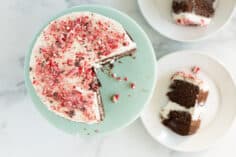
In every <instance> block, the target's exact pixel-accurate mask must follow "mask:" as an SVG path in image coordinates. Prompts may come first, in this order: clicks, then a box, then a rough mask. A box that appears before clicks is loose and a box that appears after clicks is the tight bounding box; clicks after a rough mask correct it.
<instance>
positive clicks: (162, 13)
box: [138, 0, 236, 42]
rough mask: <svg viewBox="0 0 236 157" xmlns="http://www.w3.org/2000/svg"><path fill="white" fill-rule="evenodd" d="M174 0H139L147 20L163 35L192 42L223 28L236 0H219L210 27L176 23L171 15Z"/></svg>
mask: <svg viewBox="0 0 236 157" xmlns="http://www.w3.org/2000/svg"><path fill="white" fill-rule="evenodd" d="M171 3H172V0H138V4H139V7H140V10H141V12H142V14H143V16H144V18H145V19H146V20H147V22H148V23H149V24H150V25H151V26H152V27H153V28H154V29H155V30H157V31H158V32H160V33H161V34H162V35H164V36H166V37H168V38H170V39H173V40H177V41H182V42H190V41H197V40H200V39H204V38H206V37H208V36H209V35H211V34H213V33H214V32H217V31H218V30H220V28H222V27H223V26H224V25H225V24H226V23H227V21H229V19H230V17H231V16H232V15H233V10H234V7H235V4H236V1H235V0H218V2H217V5H216V12H215V16H214V18H213V19H212V22H211V24H210V25H209V26H208V27H184V26H179V25H176V24H175V23H174V22H173V19H172V16H171Z"/></svg>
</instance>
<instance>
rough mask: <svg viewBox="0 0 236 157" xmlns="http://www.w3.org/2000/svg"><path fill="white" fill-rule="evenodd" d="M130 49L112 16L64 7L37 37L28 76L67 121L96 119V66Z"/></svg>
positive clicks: (99, 114) (132, 46) (98, 99)
mask: <svg viewBox="0 0 236 157" xmlns="http://www.w3.org/2000/svg"><path fill="white" fill-rule="evenodd" d="M135 50H136V44H135V43H134V41H133V40H132V39H131V38H130V36H129V35H128V34H127V32H126V31H125V29H124V28H123V27H122V25H121V24H120V23H118V22H116V21H115V20H113V19H110V18H107V17H105V16H103V15H100V14H97V13H92V12H74V13H70V14H67V15H64V16H62V17H59V18H57V19H56V20H54V21H52V22H51V23H50V24H49V25H48V26H47V27H46V28H45V29H44V30H43V31H42V33H41V34H40V36H39V37H38V39H37V41H36V43H35V45H34V47H33V50H32V55H31V60H30V79H31V82H32V84H33V87H34V89H35V91H36V93H37V95H38V96H39V98H40V99H41V101H42V102H43V103H44V104H45V105H46V106H47V107H48V109H49V110H51V111H53V112H54V113H56V114H57V115H59V116H61V117H64V118H66V119H69V120H72V121H76V122H84V123H88V124H91V123H99V122H101V121H102V120H103V119H104V109H103V103H102V97H101V95H100V90H99V89H100V86H101V84H100V82H99V80H98V78H97V76H96V69H97V68H100V67H102V66H103V65H105V64H107V63H109V62H112V61H114V60H116V59H118V58H120V57H123V56H128V55H132V54H134V53H135Z"/></svg>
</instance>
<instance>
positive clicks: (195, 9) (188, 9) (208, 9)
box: [172, 0, 216, 26]
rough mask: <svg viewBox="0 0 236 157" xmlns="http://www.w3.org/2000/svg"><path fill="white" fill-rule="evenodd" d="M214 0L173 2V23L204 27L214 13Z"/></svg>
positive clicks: (176, 0)
mask: <svg viewBox="0 0 236 157" xmlns="http://www.w3.org/2000/svg"><path fill="white" fill-rule="evenodd" d="M215 3H216V0H173V2H172V12H173V18H174V21H175V22H176V23H177V24H180V25H187V26H206V25H208V24H210V22H211V18H212V17H213V16H214V13H215Z"/></svg>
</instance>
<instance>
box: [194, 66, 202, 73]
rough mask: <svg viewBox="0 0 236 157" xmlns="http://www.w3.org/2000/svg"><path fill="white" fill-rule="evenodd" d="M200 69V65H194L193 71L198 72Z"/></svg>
mask: <svg viewBox="0 0 236 157" xmlns="http://www.w3.org/2000/svg"><path fill="white" fill-rule="evenodd" d="M199 71H200V67H198V66H194V67H193V68H192V72H193V73H194V74H197V73H198V72H199Z"/></svg>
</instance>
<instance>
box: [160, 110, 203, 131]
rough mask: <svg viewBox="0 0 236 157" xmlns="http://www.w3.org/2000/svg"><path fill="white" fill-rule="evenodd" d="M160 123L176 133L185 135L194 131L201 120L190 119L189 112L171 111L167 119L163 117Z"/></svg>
mask: <svg viewBox="0 0 236 157" xmlns="http://www.w3.org/2000/svg"><path fill="white" fill-rule="evenodd" d="M162 123H163V124H164V125H165V126H167V127H168V128H170V129H171V130H172V131H174V132H176V133H177V134H179V135H183V136H186V135H191V134H193V133H195V132H196V131H197V130H198V128H199V126H200V123H201V121H200V120H197V121H192V116H191V114H190V113H189V112H185V111H171V112H170V113H169V115H168V119H164V120H163V121H162Z"/></svg>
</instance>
